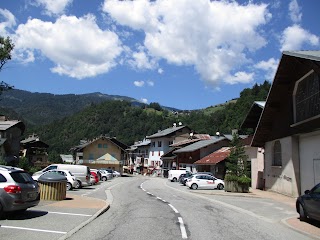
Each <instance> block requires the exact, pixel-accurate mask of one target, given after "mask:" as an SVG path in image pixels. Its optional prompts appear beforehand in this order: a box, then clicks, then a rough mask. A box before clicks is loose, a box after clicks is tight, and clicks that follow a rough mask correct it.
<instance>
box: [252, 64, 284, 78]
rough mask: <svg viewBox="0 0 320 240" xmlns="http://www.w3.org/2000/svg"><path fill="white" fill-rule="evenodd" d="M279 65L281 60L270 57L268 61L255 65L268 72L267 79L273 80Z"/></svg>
mask: <svg viewBox="0 0 320 240" xmlns="http://www.w3.org/2000/svg"><path fill="white" fill-rule="evenodd" d="M278 65H279V60H276V59H274V58H270V59H269V60H268V61H261V62H258V63H257V64H255V65H254V67H255V68H257V69H261V70H263V71H265V72H266V75H265V78H266V80H269V81H272V80H273V79H274V76H275V73H276V71H277V68H278Z"/></svg>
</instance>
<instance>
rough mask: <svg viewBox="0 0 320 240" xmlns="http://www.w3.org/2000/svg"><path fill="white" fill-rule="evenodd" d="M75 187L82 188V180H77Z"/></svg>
mask: <svg viewBox="0 0 320 240" xmlns="http://www.w3.org/2000/svg"><path fill="white" fill-rule="evenodd" d="M74 188H75V189H79V188H81V182H80V181H77V183H76V186H75V187H74Z"/></svg>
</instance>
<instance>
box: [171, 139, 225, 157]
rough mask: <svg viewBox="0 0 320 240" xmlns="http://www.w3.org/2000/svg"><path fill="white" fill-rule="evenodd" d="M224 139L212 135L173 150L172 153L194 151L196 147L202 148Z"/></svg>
mask: <svg viewBox="0 0 320 240" xmlns="http://www.w3.org/2000/svg"><path fill="white" fill-rule="evenodd" d="M224 139H226V138H225V137H213V138H212V139H210V140H201V141H198V142H195V143H193V144H190V145H188V146H186V147H184V148H180V149H178V150H176V151H174V152H173V153H184V152H194V151H196V150H198V149H201V148H204V147H206V146H209V145H211V144H214V143H217V142H219V141H222V140H224Z"/></svg>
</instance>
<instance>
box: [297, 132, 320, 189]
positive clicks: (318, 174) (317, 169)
mask: <svg viewBox="0 0 320 240" xmlns="http://www.w3.org/2000/svg"><path fill="white" fill-rule="evenodd" d="M299 143H300V145H299V150H300V152H299V154H300V176H301V193H304V191H305V190H308V189H309V190H310V189H311V188H312V187H313V186H314V185H315V184H317V183H319V182H320V148H319V146H320V131H317V132H313V133H309V134H304V135H301V136H300V137H299Z"/></svg>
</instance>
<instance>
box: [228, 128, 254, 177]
mask: <svg viewBox="0 0 320 240" xmlns="http://www.w3.org/2000/svg"><path fill="white" fill-rule="evenodd" d="M230 147H231V149H230V155H229V157H228V158H227V162H226V168H227V174H226V177H225V179H226V180H229V181H237V182H240V183H250V182H251V179H250V178H249V177H248V168H249V166H248V155H247V154H246V153H245V149H244V145H243V143H242V142H241V139H240V137H239V135H238V134H233V137H232V141H231V143H230Z"/></svg>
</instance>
